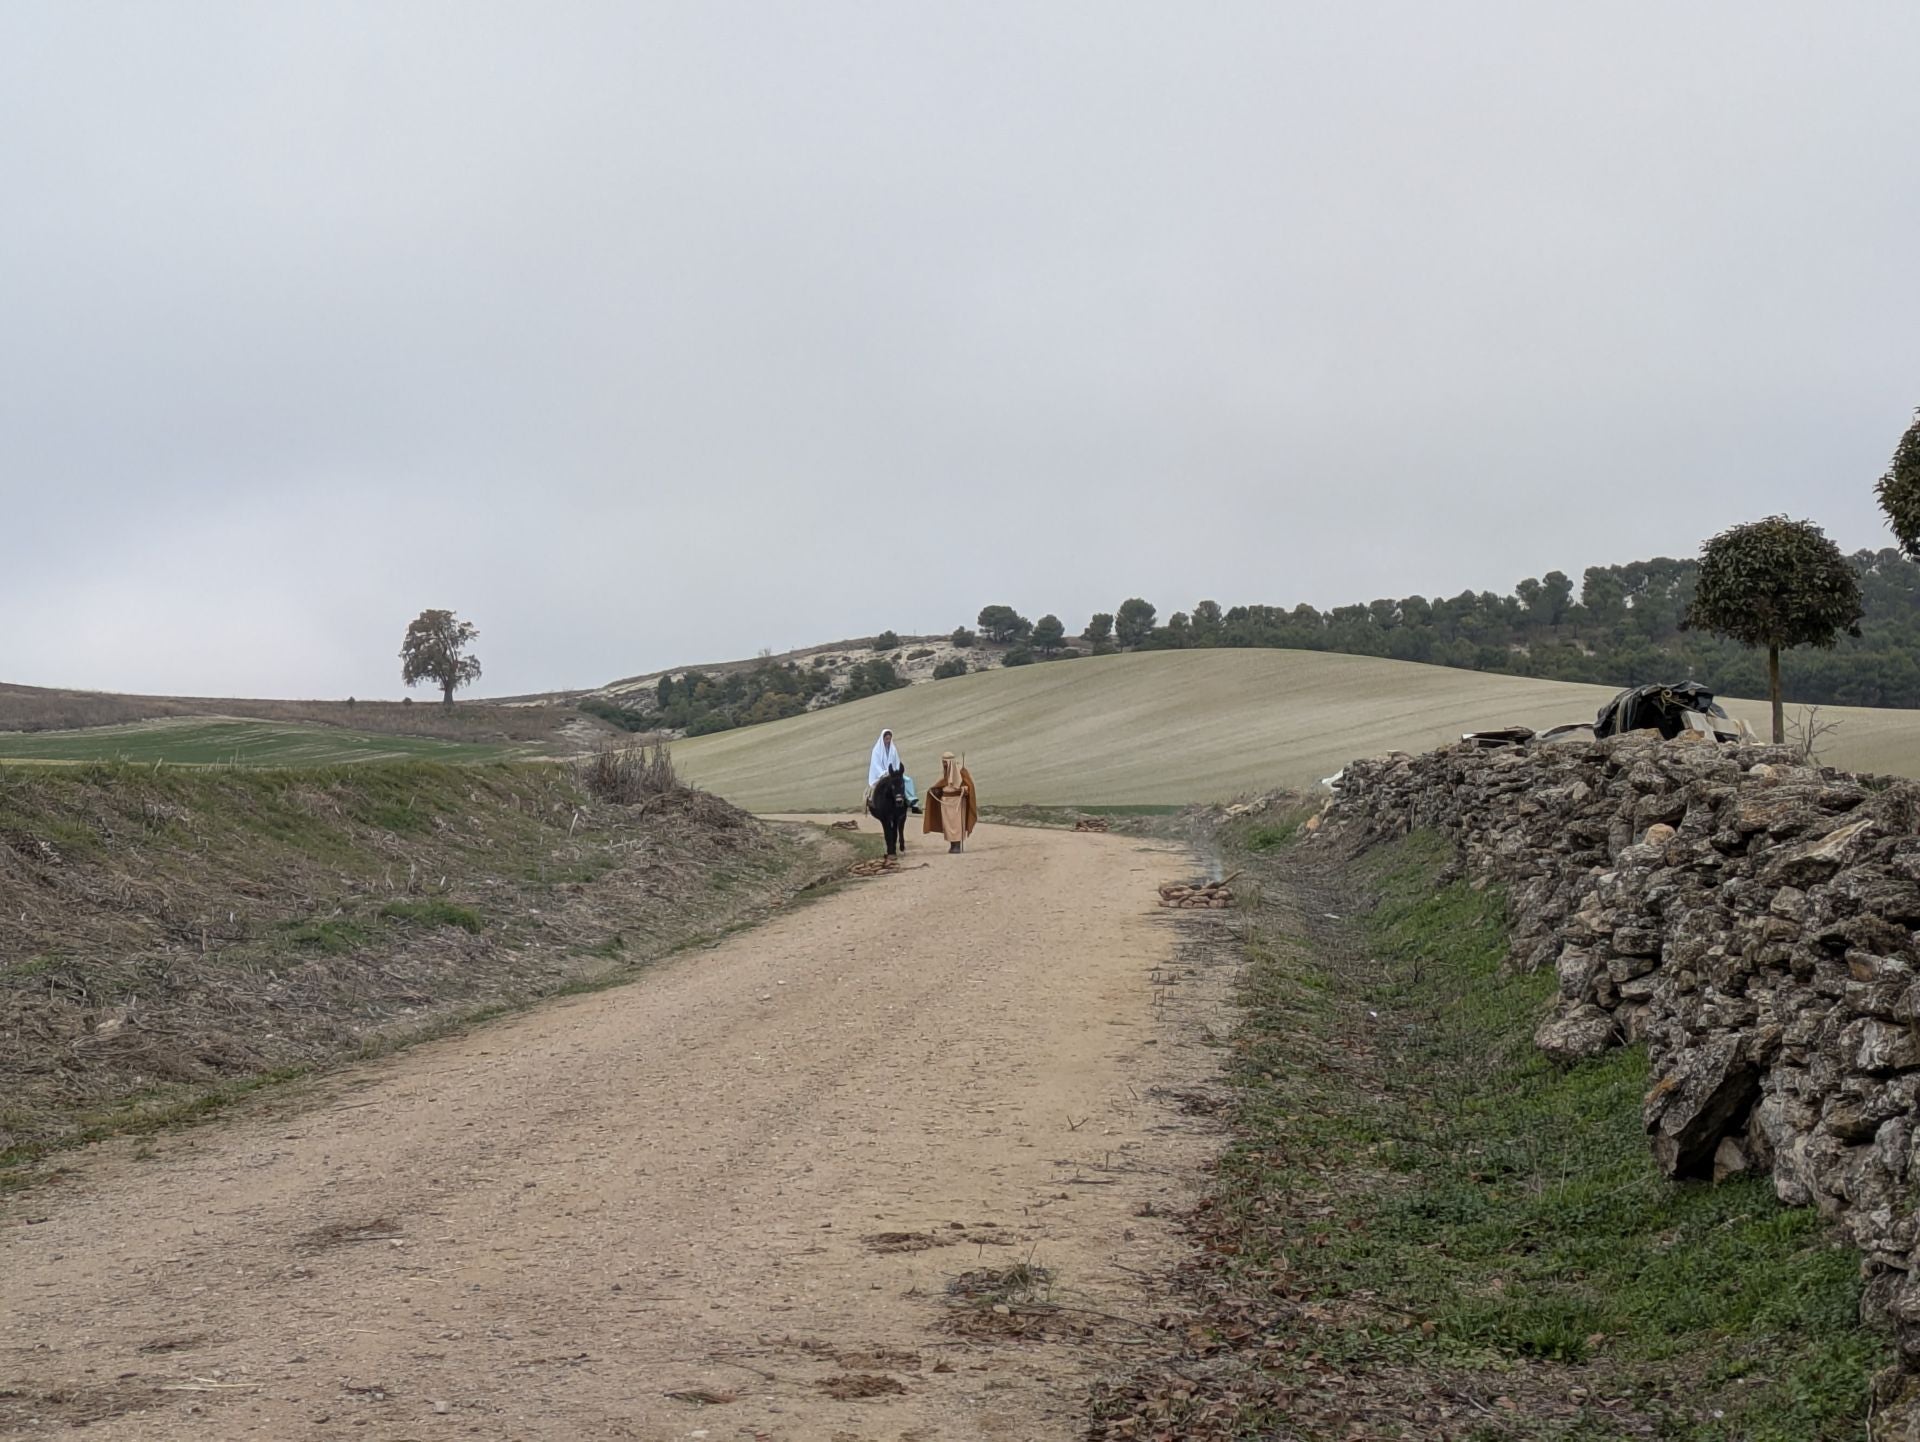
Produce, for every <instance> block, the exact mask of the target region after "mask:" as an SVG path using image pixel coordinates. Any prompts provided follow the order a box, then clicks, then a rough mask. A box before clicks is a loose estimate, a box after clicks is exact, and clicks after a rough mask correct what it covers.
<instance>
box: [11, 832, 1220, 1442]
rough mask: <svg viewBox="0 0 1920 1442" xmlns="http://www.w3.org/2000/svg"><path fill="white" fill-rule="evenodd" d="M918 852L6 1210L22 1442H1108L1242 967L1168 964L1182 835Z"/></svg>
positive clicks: (1193, 1159)
mask: <svg viewBox="0 0 1920 1442" xmlns="http://www.w3.org/2000/svg"><path fill="white" fill-rule="evenodd" d="M923 861H924V862H925V863H927V864H926V865H925V866H924V868H919V866H918V863H920V862H923ZM908 862H909V865H910V866H913V867H915V868H916V869H909V870H906V871H904V872H902V873H899V874H897V875H894V876H890V877H886V878H884V879H881V880H878V881H874V882H867V883H861V884H859V885H857V886H856V887H855V888H853V889H851V890H849V891H847V892H845V893H842V894H840V895H838V896H835V897H832V898H829V899H826V900H823V901H820V902H818V903H815V904H812V905H808V906H805V907H801V908H797V909H795V910H794V911H792V912H790V913H788V914H786V915H784V916H782V917H780V918H779V919H777V920H775V921H774V922H772V923H770V924H768V925H766V926H763V927H761V928H759V929H757V930H755V931H753V932H750V933H746V934H743V935H741V936H738V937H735V938H732V939H730V940H728V941H726V942H724V943H722V944H720V945H718V946H716V947H713V948H710V949H708V950H705V951H701V952H697V953H693V954H690V955H687V956H684V957H681V958H679V959H677V960H675V961H673V962H671V963H669V964H667V965H664V966H662V967H661V968H660V969H658V970H657V971H655V972H654V973H652V974H650V975H648V976H646V977H644V978H642V979H641V980H639V981H637V982H636V983H634V984H633V985H631V986H627V987H623V988H620V989H617V990H613V991H608V992H603V993H599V994H597V995H593V996H588V997H580V998H575V999H571V1000H568V1001H564V1002H560V1003H557V1004H554V1005H550V1006H547V1007H544V1008H542V1009H541V1010H539V1011H537V1012H534V1013H531V1014H529V1015H527V1016H524V1017H521V1018H517V1019H515V1020H512V1021H508V1022H503V1023H497V1024H495V1025H492V1026H490V1027H487V1028H485V1029H483V1030H480V1031H477V1032H474V1033H472V1034H470V1035H468V1036H465V1037H460V1038H454V1039H450V1040H447V1041H444V1042H438V1043H434V1044H432V1045H428V1046H422V1047H420V1048H417V1049H415V1050H413V1051H410V1052H408V1053H406V1054H404V1055H402V1056H400V1057H397V1058H393V1059H390V1060H389V1061H387V1062H384V1063H382V1064H379V1065H376V1066H369V1067H366V1068H362V1069H359V1070H358V1071H356V1072H355V1073H352V1074H350V1075H348V1076H346V1077H344V1078H342V1079H340V1080H339V1081H337V1082H336V1083H333V1084H331V1085H330V1086H329V1087H328V1088H326V1089H325V1091H324V1092H323V1093H322V1095H321V1096H320V1097H319V1098H318V1099H316V1100H314V1101H313V1102H312V1104H311V1105H308V1106H305V1107H302V1108H299V1109H290V1108H288V1107H286V1106H265V1107H261V1108H257V1109H254V1110H252V1111H249V1112H246V1113H243V1114H239V1115H236V1116H235V1117H233V1118H230V1119H229V1120H228V1121H226V1122H225V1123H223V1124H221V1125H218V1126H214V1127H209V1128H207V1129H204V1130H202V1131H199V1132H194V1133H186V1134H181V1135H178V1136H175V1137H172V1138H168V1139H165V1140H164V1141H162V1142H161V1143H160V1146H159V1152H158V1155H157V1156H153V1157H150V1158H148V1159H145V1160H141V1159H138V1158H136V1156H135V1151H136V1146H135V1144H132V1143H119V1144H114V1145H111V1146H107V1147H102V1148H100V1149H98V1150H97V1152H96V1153H94V1154H91V1155H90V1156H89V1157H88V1158H87V1159H86V1160H85V1161H84V1162H82V1163H81V1164H80V1166H79V1169H78V1174H77V1177H76V1179H74V1180H73V1181H71V1182H70V1183H69V1184H67V1185H65V1186H62V1187H49V1188H43V1189H40V1190H36V1191H33V1192H30V1193H27V1194H24V1195H23V1196H21V1197H17V1198H15V1199H14V1200H13V1201H12V1202H10V1203H8V1204H7V1206H6V1208H5V1210H4V1211H3V1212H0V1436H16V1435H18V1436H29V1435H31V1436H43V1435H46V1433H47V1430H48V1428H49V1426H51V1425H54V1424H58V1423H64V1422H75V1421H87V1422H88V1423H89V1425H88V1426H87V1429H86V1434H85V1435H87V1436H89V1437H92V1438H98V1439H101V1442H114V1439H132V1438H140V1439H153V1442H171V1439H184V1438H195V1439H221V1438H242V1437H270V1438H275V1439H319V1438H345V1437H351V1438H366V1439H378V1442H403V1439H427V1438H432V1437H441V1436H444V1437H449V1438H451V1437H463V1438H472V1437H479V1438H498V1439H508V1438H511V1439H515V1442H523V1439H555V1442H559V1439H581V1438H638V1439H647V1442H652V1439H669V1438H696V1437H707V1438H714V1439H719V1438H777V1439H783V1442H815V1439H817V1442H854V1439H873V1442H879V1439H888V1442H893V1439H901V1442H907V1439H923V1442H932V1439H969V1438H981V1439H987V1438H991V1439H1023V1442H1024V1439H1044V1438H1067V1437H1072V1436H1076V1435H1078V1434H1079V1431H1080V1428H1081V1416H1082V1410H1081V1409H1082V1397H1083V1394H1084V1386H1085V1384H1086V1382H1087V1381H1089V1380H1090V1379H1091V1377H1092V1376H1093V1375H1095V1374H1096V1373H1098V1372H1099V1371H1100V1370H1102V1369H1103V1368H1105V1367H1108V1366H1111V1365H1113V1364H1114V1362H1115V1361H1116V1359H1118V1358H1121V1357H1123V1356H1125V1355H1126V1353H1127V1351H1128V1350H1129V1348H1130V1347H1137V1346H1138V1345H1139V1344H1140V1343H1141V1342H1142V1341H1143V1340H1144V1337H1145V1334H1144V1333H1142V1332H1140V1331H1139V1330H1138V1324H1139V1323H1140V1322H1143V1321H1147V1320H1150V1318H1151V1315H1152V1312H1153V1309H1154V1307H1155V1305H1156V1301H1157V1299H1156V1298H1155V1297H1154V1296H1153V1295H1152V1283H1151V1282H1150V1281H1149V1280H1148V1278H1150V1277H1151V1276H1153V1275H1155V1274H1158V1273H1160V1272H1162V1271H1163V1270H1164V1269H1165V1267H1166V1266H1167V1265H1168V1263H1169V1262H1170V1260H1171V1259H1172V1258H1173V1256H1174V1255H1175V1251H1176V1244H1175V1242H1174V1239H1173V1238H1172V1236H1171V1233H1170V1230H1169V1228H1168V1227H1167V1225H1166V1223H1165V1222H1164V1221H1161V1220H1156V1218H1157V1217H1158V1216H1160V1215H1163V1214H1164V1213H1166V1212H1168V1211H1171V1210H1174V1209H1176V1208H1178V1207H1179V1206H1180V1205H1181V1204H1182V1202H1183V1201H1184V1200H1185V1199H1186V1197H1187V1195H1188V1193H1189V1189H1190V1186H1191V1185H1192V1184H1193V1183H1194V1182H1196V1181H1197V1177H1196V1175H1195V1167H1196V1166H1197V1164H1198V1163H1199V1162H1201V1161H1202V1160H1203V1159H1204V1158H1205V1156H1206V1155H1207V1154H1208V1152H1209V1150H1210V1148H1211V1147H1212V1146H1213V1144H1214V1141H1213V1138H1212V1136H1211V1135H1210V1131H1209V1128H1208V1124H1207V1123H1205V1122H1200V1121H1195V1120H1193V1119H1191V1118H1183V1117H1182V1116H1181V1114H1180V1111H1179V1109H1178V1108H1177V1107H1176V1106H1175V1105H1173V1104H1172V1103H1167V1104H1164V1105H1163V1104H1162V1103H1161V1102H1159V1101H1156V1100H1155V1099H1154V1095H1153V1090H1152V1089H1153V1088H1155V1087H1168V1088H1176V1089H1178V1088H1191V1087H1193V1086H1195V1085H1205V1084H1206V1083H1207V1082H1208V1080H1209V1079H1210V1078H1211V1076H1212V1074H1213V1071H1214V1068H1215V1065H1216V1053H1215V1052H1214V1050H1213V1049H1212V1047H1211V1046H1210V1045H1208V1044H1207V1042H1206V1040H1205V1039H1204V1028H1205V1026H1207V1025H1209V1024H1210V1025H1211V1026H1212V1027H1213V1028H1214V1030H1215V1031H1218V1032H1224V1030H1225V1027H1226V1025H1227V1023H1226V1020H1225V1018H1224V1017H1223V1015H1222V1011H1223V1008H1224V1004H1225V992H1226V982H1227V978H1226V975H1225V971H1224V968H1222V969H1221V970H1220V971H1218V972H1206V971H1192V970H1185V969H1176V968H1174V967H1173V965H1172V960H1173V949H1174V948H1173V943H1174V936H1175V930H1174V929H1175V927H1176V926H1178V925H1199V924H1205V923H1203V922H1185V923H1182V922H1177V921H1175V920H1174V919H1173V918H1171V917H1170V916H1169V915H1168V914H1167V913H1164V912H1161V911H1159V910H1158V909H1157V907H1156V906H1155V902H1156V900H1157V898H1156V896H1155V891H1154V888H1155V886H1156V885H1158V884H1159V883H1160V882H1163V881H1167V880H1170V879H1173V878H1176V877H1178V876H1181V875H1183V874H1185V873H1186V872H1187V870H1188V866H1187V863H1186V861H1185V859H1184V858H1183V857H1182V856H1181V855H1180V853H1179V852H1177V851H1175V850H1173V849H1170V848H1165V847H1158V846H1150V845H1144V844H1142V843H1140V842H1138V841H1136V840H1132V839H1129V838H1125V837H1121V836H1098V835H1093V836H1089V835H1079V836H1076V835H1072V834H1068V833H1061V832H1050V831H1040V830H1023V829H1016V828H994V827H985V828H982V830H981V831H980V832H979V833H977V834H976V838H975V840H974V842H972V843H970V846H969V849H968V851H967V852H966V853H965V854H964V855H962V856H949V855H947V854H945V852H944V849H941V850H938V851H936V850H935V849H934V848H933V847H931V846H925V847H922V848H916V849H915V850H914V851H913V852H911V853H909V856H908ZM1170 999H1171V1000H1170ZM1013 1268H1028V1269H1044V1270H1045V1272H1046V1273H1049V1274H1051V1278H1052V1281H1051V1284H1050V1285H1047V1284H1043V1283H1039V1282H1038V1281H1037V1279H1036V1277H1033V1276H1027V1275H1025V1274H1022V1273H1019V1272H1016V1273H1015V1276H1016V1277H1017V1278H1019V1279H1020V1280H1024V1281H1027V1282H1029V1283H1032V1284H1033V1286H1034V1289H1033V1290H1025V1291H1023V1290H1020V1289H1019V1288H1018V1287H1015V1288H1013V1289H1012V1290H1008V1289H1007V1288H1006V1287H1005V1286H1004V1285H1003V1283H1004V1281H1005V1274H1006V1273H1007V1272H1008V1269H1013ZM963 1274H967V1275H968V1276H969V1281H968V1282H967V1283H966V1284H965V1285H964V1286H963V1288H962V1290H963V1291H965V1292H968V1293H969V1295H967V1296H964V1297H954V1296H950V1295H949V1294H948V1292H947V1288H948V1285H949V1283H951V1282H952V1281H953V1280H954V1279H955V1278H957V1277H960V1276H962V1275H963ZM983 1278H984V1280H983ZM1035 1300H1038V1301H1041V1302H1043V1303H1044V1304H1045V1305H1041V1306H1029V1305H1023V1304H1024V1303H1029V1302H1032V1301H1035ZM996 1305H998V1306H1001V1307H1005V1308H1006V1310H1004V1311H998V1310H995V1308H996Z"/></svg>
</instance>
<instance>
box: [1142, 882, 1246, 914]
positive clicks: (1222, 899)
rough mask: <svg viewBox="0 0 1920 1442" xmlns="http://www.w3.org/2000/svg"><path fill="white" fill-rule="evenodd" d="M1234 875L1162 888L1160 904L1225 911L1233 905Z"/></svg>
mask: <svg viewBox="0 0 1920 1442" xmlns="http://www.w3.org/2000/svg"><path fill="white" fill-rule="evenodd" d="M1232 881H1233V878H1232V877H1228V878H1227V879H1226V880H1225V881H1194V882H1186V883H1181V884H1177V885H1169V886H1163V887H1161V888H1160V904H1161V905H1162V906H1171V907H1173V908H1174V909H1175V910H1179V911H1225V910H1226V909H1227V908H1228V907H1229V906H1232V905H1233V886H1232Z"/></svg>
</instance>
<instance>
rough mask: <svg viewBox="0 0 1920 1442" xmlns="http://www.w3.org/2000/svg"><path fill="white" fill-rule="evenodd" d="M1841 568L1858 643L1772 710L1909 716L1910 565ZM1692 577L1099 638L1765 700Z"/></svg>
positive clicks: (1149, 610) (1670, 567) (1230, 618)
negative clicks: (1692, 606) (1878, 709)
mask: <svg viewBox="0 0 1920 1442" xmlns="http://www.w3.org/2000/svg"><path fill="white" fill-rule="evenodd" d="M1849 559H1850V560H1851V562H1852V564H1853V566H1854V568H1855V569H1856V570H1857V571H1858V573H1859V576H1860V590H1861V596H1862V599H1863V600H1864V601H1865V603H1866V616H1865V618H1864V619H1863V620H1862V622H1861V625H1860V630H1861V634H1860V636H1859V637H1858V638H1852V637H1848V638H1843V639H1842V640H1841V641H1840V643H1839V644H1838V645H1837V646H1835V647H1834V648H1833V649H1832V650H1818V649H1814V648H1802V649H1800V650H1796V651H1793V652H1790V653H1789V654H1788V655H1787V657H1786V659H1785V673H1786V674H1785V693H1786V699H1787V700H1788V701H1791V702H1794V703H1797V704H1802V705H1846V706H1899V707H1920V660H1917V659H1916V658H1917V657H1920V565H1915V564H1914V563H1913V562H1911V561H1909V560H1907V559H1906V558H1905V557H1904V556H1902V555H1901V554H1900V553H1899V552H1898V551H1894V550H1885V551H1859V552H1856V553H1855V554H1854V555H1853V556H1851V557H1850V558H1849ZM1698 571H1699V562H1697V561H1694V560H1678V561H1677V560H1670V559H1667V558H1665V557H1662V558H1660V559H1657V560H1652V561H1635V562H1633V563H1632V564H1630V565H1625V566H1593V567H1589V568H1588V570H1587V571H1586V572H1585V574H1584V575H1583V577H1582V579H1581V581H1580V583H1579V584H1578V586H1576V585H1575V583H1574V582H1573V580H1572V579H1571V578H1570V577H1568V576H1566V575H1565V574H1563V573H1562V572H1559V571H1549V572H1548V573H1547V574H1546V575H1544V576H1541V577H1539V578H1537V579H1534V578H1529V579H1528V580H1525V581H1522V582H1520V584H1519V585H1518V586H1516V587H1515V588H1514V590H1513V592H1512V593H1511V594H1509V595H1504V596H1502V595H1496V594H1495V593H1494V592H1492V591H1477V592H1476V591H1462V592H1461V593H1460V594H1459V595H1457V596H1451V597H1432V598H1429V597H1426V596H1405V597H1401V598H1398V599H1382V600H1377V601H1370V602H1366V603H1364V604H1360V605H1352V606H1336V607H1335V608H1333V609H1332V610H1330V611H1319V610H1316V609H1315V608H1314V607H1312V606H1306V605H1301V606H1295V607H1293V608H1292V609H1291V610H1288V609H1285V608H1283V607H1279V606H1230V607H1225V608H1223V607H1221V606H1220V605H1218V604H1217V603H1216V602H1213V601H1202V602H1200V603H1199V604H1198V605H1197V606H1195V607H1194V608H1193V610H1192V611H1190V612H1189V611H1176V612H1175V613H1174V614H1173V615H1171V616H1169V617H1168V618H1167V620H1166V622H1165V624H1157V623H1156V622H1155V621H1154V619H1153V618H1154V616H1155V611H1154V608H1153V607H1152V606H1151V605H1149V604H1148V603H1147V602H1145V601H1144V600H1142V599H1141V598H1138V597H1134V598H1131V599H1129V600H1128V601H1127V602H1126V603H1125V605H1123V607H1122V608H1121V614H1122V615H1123V616H1127V613H1128V612H1129V611H1130V612H1131V614H1130V616H1128V619H1131V620H1132V621H1133V622H1134V625H1132V626H1131V627H1129V626H1126V625H1125V624H1124V623H1123V624H1122V625H1120V626H1114V627H1113V630H1114V631H1115V632H1117V633H1120V634H1119V635H1118V636H1117V639H1119V640H1120V641H1121V642H1122V643H1123V644H1128V645H1129V649H1134V650H1178V649H1185V648H1202V647H1226V646H1243V647H1266V648H1274V647H1281V648H1288V649H1294V650H1302V651H1337V652H1342V653H1345V654H1347V655H1354V656H1383V657H1387V658H1390V659H1392V660H1396V661H1425V662H1429V663H1432V664H1435V665H1440V666H1454V667H1459V668H1461V669H1464V670H1471V671H1496V672H1500V673H1503V674H1506V675H1512V676H1537V677H1541V678H1544V679H1548V680H1554V681H1588V682H1597V683H1599V684H1602V685H1609V686H1639V685H1645V684H1648V683H1650V682H1657V681H1677V680H1686V679H1692V680H1696V681H1699V682H1701V683H1702V684H1704V685H1706V686H1709V687H1711V688H1712V689H1713V690H1715V691H1717V692H1720V693H1722V694H1726V695H1744V696H1763V695H1765V694H1766V689H1767V676H1766V655H1765V653H1764V652H1763V651H1756V650H1750V649H1748V648H1747V647H1744V646H1740V645H1738V644H1736V643H1734V642H1731V641H1721V640H1716V639H1715V638H1714V637H1712V636H1709V635H1706V634H1704V633H1702V632H1698V631H1685V630H1682V629H1681V627H1680V620H1681V617H1682V616H1684V615H1685V614H1686V610H1687V602H1688V600H1689V599H1690V598H1691V596H1692V591H1693V584H1694V578H1695V576H1696V574H1697V573H1698ZM996 609H1000V608H996ZM1143 611H1144V619H1145V621H1146V624H1145V625H1144V626H1142V625H1141V624H1140V622H1141V620H1142V619H1143V617H1142V612H1143ZM1109 626H1112V618H1110V617H1105V616H1097V617H1095V618H1094V625H1093V626H1092V627H1091V628H1090V632H1091V634H1090V636H1089V637H1087V638H1086V639H1088V640H1089V641H1090V642H1091V643H1092V644H1093V647H1094V649H1105V646H1104V645H1103V644H1102V643H1104V642H1105V640H1106V635H1107V628H1108V627H1109ZM1129 632H1130V633H1131V634H1128V633H1129Z"/></svg>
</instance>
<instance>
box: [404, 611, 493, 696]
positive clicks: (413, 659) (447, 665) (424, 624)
mask: <svg viewBox="0 0 1920 1442" xmlns="http://www.w3.org/2000/svg"><path fill="white" fill-rule="evenodd" d="M479 634H480V632H479V630H478V628H476V627H475V626H474V625H473V623H472V622H471V621H462V620H460V619H459V618H458V617H456V616H455V615H454V614H453V612H451V611H422V612H421V613H420V614H419V615H418V616H416V617H414V619H413V622H412V624H411V625H409V626H408V627H407V634H406V637H405V639H404V640H402V641H401V642H400V679H401V681H402V682H404V683H405V684H406V685H409V686H418V685H419V684H420V683H421V682H422V681H431V682H433V683H434V684H435V685H436V686H438V687H439V688H440V700H441V702H442V704H444V705H447V706H451V705H452V704H453V693H454V691H455V690H457V689H458V688H459V687H461V686H471V685H472V684H473V683H474V682H475V681H478V680H479V679H480V658H479V657H478V656H469V655H468V654H467V647H468V646H470V645H472V644H473V642H474V639H475V638H476V637H477V636H479Z"/></svg>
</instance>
